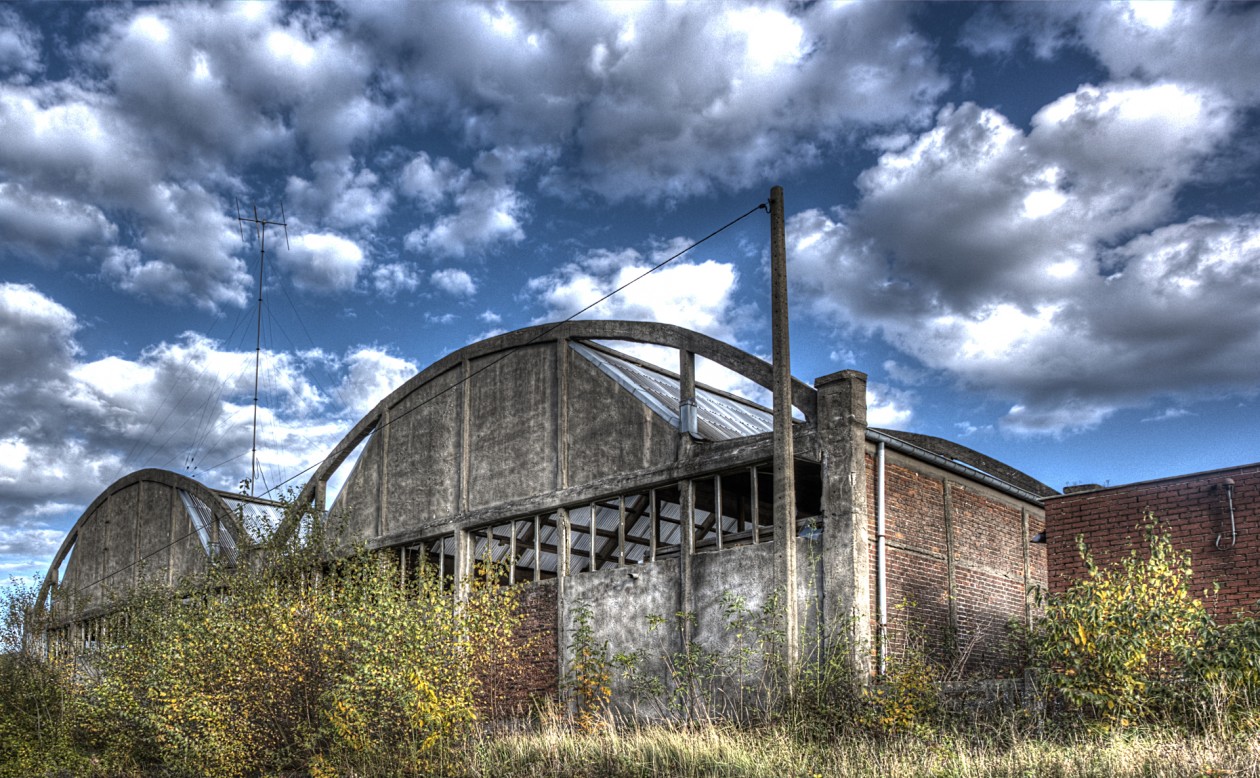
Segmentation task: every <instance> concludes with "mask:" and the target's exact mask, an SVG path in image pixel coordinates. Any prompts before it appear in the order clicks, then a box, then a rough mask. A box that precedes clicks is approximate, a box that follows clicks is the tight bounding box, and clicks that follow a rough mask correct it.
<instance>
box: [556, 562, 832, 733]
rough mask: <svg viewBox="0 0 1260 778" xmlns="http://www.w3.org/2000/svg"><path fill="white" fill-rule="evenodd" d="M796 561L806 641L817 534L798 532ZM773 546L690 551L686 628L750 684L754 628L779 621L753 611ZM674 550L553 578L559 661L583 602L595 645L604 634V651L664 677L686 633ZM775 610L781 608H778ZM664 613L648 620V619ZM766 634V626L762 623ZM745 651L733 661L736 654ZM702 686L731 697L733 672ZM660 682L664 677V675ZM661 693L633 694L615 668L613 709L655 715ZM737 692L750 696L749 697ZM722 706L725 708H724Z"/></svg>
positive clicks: (811, 635) (756, 649)
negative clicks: (690, 622) (738, 626)
mask: <svg viewBox="0 0 1260 778" xmlns="http://www.w3.org/2000/svg"><path fill="white" fill-rule="evenodd" d="M796 544H797V553H798V558H799V559H800V560H801V563H800V564H799V565H798V568H797V571H798V574H797V581H796V590H795V596H796V598H797V603H798V608H799V611H800V614H801V620H802V628H801V632H802V637H803V640H804V642H805V643H806V646H807V651H806V653H807V654H808V653H809V651H808V647H809V646H812V645H813V644H814V639H815V636H816V634H817V623H818V613H819V612H820V609H821V603H822V599H823V597H824V592H823V591H822V590H821V585H822V577H821V560H820V555H821V553H822V543H821V542H820V541H817V540H815V541H808V540H804V539H799V538H798V539H797V540H796ZM777 552H778V547H777V545H776V544H775V543H772V542H771V543H760V544H757V545H743V546H735V547H730V548H726V549H723V550H722V551H716V550H715V551H708V552H703V553H698V554H695V555H693V556H692V563H691V570H692V584H693V586H692V591H693V592H694V595H693V597H694V600H695V602H694V606H693V608H692V609H691V610H690V611H689V612H690V613H692V614H694V628H693V629H692V631H691V640H692V641H693V642H694V643H695V644H696V645H697V646H699V647H700V648H701V649H703V650H704V651H707V652H713V653H717V654H720V655H721V656H722V657H724V660H725V662H726V663H727V665H728V666H743V667H745V668H746V670H747V673H748V674H747V677H746V678H744V679H743V680H744V683H747V684H754V685H755V683H756V681H757V679H758V678H759V677H760V673H761V660H762V658H763V656H764V652H765V650H766V649H767V648H769V647H770V645H769V644H765V645H759V644H758V642H757V639H758V629H764V630H769V629H777V630H782V628H783V625H782V622H781V620H778V619H775V618H771V619H769V620H764V621H763V620H761V619H759V618H758V613H759V612H760V611H761V609H762V607H763V606H764V605H765V604H766V603H767V602H768V601H769V599H770V598H771V597H772V596H774V595H775V593H776V590H777V586H776V581H777V580H778V574H779V573H778V565H779V564H780V562H779V560H778V559H777ZM681 567H682V565H681V560H679V559H678V558H677V557H675V558H667V559H658V560H657V561H656V562H650V563H646V564H642V565H628V566H625V567H613V568H605V569H603V570H598V571H595V572H591V573H582V574H580V575H575V576H570V577H568V578H566V579H564V581H562V582H561V587H560V591H561V596H560V603H559V611H560V613H559V624H560V630H559V635H558V641H559V647H560V650H561V652H562V655H563V657H564V661H565V663H566V665H565V666H567V663H568V662H569V661H570V660H571V658H572V649H573V641H574V633H575V631H576V629H577V617H578V614H579V613H580V612H583V611H585V612H587V613H588V614H589V618H590V624H591V626H592V628H593V629H594V637H595V642H596V644H597V645H599V644H603V643H605V642H606V643H607V645H608V651H609V655H610V656H611V655H615V654H630V653H634V652H638V654H639V657H640V659H639V664H638V669H639V671H640V672H641V673H643V674H644V675H647V676H654V677H657V678H660V679H668V678H669V668H668V665H667V659H666V657H669V656H671V655H674V654H677V653H679V652H682V651H684V650H685V649H686V643H685V640H684V638H683V635H682V631H681V630H680V629H679V621H678V620H677V619H676V614H677V613H678V612H679V611H680V609H681V607H680V603H681V598H682V579H681V574H680V568H681ZM724 597H726V598H739V600H740V601H741V602H742V609H743V610H744V611H745V612H746V613H747V616H745V618H746V620H747V621H748V622H749V623H759V624H760V627H758V628H747V629H745V630H744V631H743V634H742V635H741V634H739V632H737V630H735V629H733V628H732V625H731V618H732V615H731V614H730V613H729V612H728V611H727V608H726V606H725V605H724V602H723V600H724ZM780 610H781V609H780ZM660 618H663V619H664V621H663V623H660V624H659V625H658V626H656V627H652V622H653V621H659V620H660ZM763 634H765V633H763ZM739 656H744V657H746V659H745V660H743V661H740V662H737V657H739ZM717 686H718V687H721V688H722V689H724V692H723V691H719V690H718V688H717V687H715V688H713V689H710V694H711V695H712V698H713V699H714V700H715V701H716V702H717V703H718V704H719V705H721V704H731V705H733V704H736V701H737V699H738V694H739V686H740V679H738V678H734V677H731V678H727V679H726V682H725V683H720V684H718V685H717ZM666 688H667V689H669V688H670V687H669V686H668V684H667V685H666ZM662 702H663V701H662V700H659V699H648V698H643V697H636V696H635V695H634V694H633V693H632V691H631V689H630V688H629V685H628V683H627V681H626V679H625V678H624V677H622V676H620V675H615V677H614V682H613V703H614V706H615V707H616V708H617V709H618V710H619V711H620V712H622V713H625V714H637V715H641V716H647V717H649V718H651V717H656V716H659V715H661V714H662V713H663V712H666V711H662V706H661V703H662ZM746 702H747V703H748V704H750V705H755V704H758V701H757V700H756V699H754V698H749V699H747V700H746ZM726 712H728V713H729V712H730V711H729V710H728V711H726Z"/></svg>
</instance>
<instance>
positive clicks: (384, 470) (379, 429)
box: [376, 408, 390, 537]
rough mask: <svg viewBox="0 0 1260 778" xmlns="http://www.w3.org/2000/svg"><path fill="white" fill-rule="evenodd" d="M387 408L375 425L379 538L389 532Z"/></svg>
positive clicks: (377, 528)
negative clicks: (378, 441)
mask: <svg viewBox="0 0 1260 778" xmlns="http://www.w3.org/2000/svg"><path fill="white" fill-rule="evenodd" d="M389 416H390V414H389V408H386V409H385V410H384V412H382V413H381V421H380V423H379V424H377V425H376V434H377V435H379V436H380V439H381V459H380V464H379V466H378V473H377V480H376V535H377V537H380V536H381V535H384V534H385V533H386V532H387V531H389V516H388V514H387V513H386V507H385V504H386V502H387V501H388V500H389V424H390V422H389Z"/></svg>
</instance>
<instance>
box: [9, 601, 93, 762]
mask: <svg viewBox="0 0 1260 778" xmlns="http://www.w3.org/2000/svg"><path fill="white" fill-rule="evenodd" d="M36 594H37V588H36V587H35V586H33V585H32V584H29V583H24V582H20V581H16V580H11V581H10V583H9V585H8V586H6V587H4V588H3V590H0V689H2V690H3V692H2V693H0V776H23V777H25V776H30V775H40V774H45V773H51V772H58V771H67V772H71V773H77V772H82V765H81V763H80V762H81V760H79V759H78V758H77V755H76V753H75V751H74V748H73V743H72V742H71V740H70V737H69V729H68V726H67V719H66V696H65V688H66V676H67V675H68V667H67V665H66V663H64V662H60V661H50V660H48V659H47V658H46V657H45V656H44V655H43V644H42V642H38V643H32V642H31V641H30V640H29V639H28V638H29V636H30V635H33V634H34V635H38V634H39V633H40V627H41V624H40V621H41V618H42V614H40V613H38V612H36V610H35V601H36Z"/></svg>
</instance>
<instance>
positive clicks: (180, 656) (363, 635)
mask: <svg viewBox="0 0 1260 778" xmlns="http://www.w3.org/2000/svg"><path fill="white" fill-rule="evenodd" d="M299 537H300V540H297V541H295V542H293V543H291V544H289V545H288V546H286V547H284V548H279V549H270V550H269V553H268V554H267V556H266V557H264V558H263V559H260V560H254V561H251V562H249V563H245V564H242V565H241V566H240V568H238V569H235V570H231V571H229V570H222V569H215V570H213V571H211V573H210V574H209V575H207V576H206V577H205V578H204V579H203V580H201V581H198V582H196V583H195V584H194V585H187V586H185V587H183V588H181V589H178V590H171V589H168V588H165V587H162V586H159V585H151V586H142V587H139V588H137V589H134V590H131V591H128V592H125V593H122V597H121V598H120V599H119V600H118V601H117V602H116V603H115V606H114V610H113V612H112V614H111V615H110V616H109V617H108V619H107V620H106V625H105V632H104V635H105V637H104V639H102V640H101V641H100V646H99V648H96V649H93V650H91V651H88V652H85V653H82V654H81V655H80V656H79V657H77V659H76V661H75V663H74V666H75V667H77V668H78V670H77V672H76V673H75V674H74V677H73V679H72V680H71V679H70V678H69V676H67V678H66V679H65V681H63V682H59V684H58V685H55V686H54V688H55V690H56V691H57V692H58V693H59V694H60V699H64V700H65V702H66V710H67V716H66V719H67V722H68V723H67V729H68V730H69V731H70V732H71V733H72V734H73V736H74V738H75V741H76V743H77V745H78V746H79V748H80V749H81V752H82V753H84V754H86V755H88V756H89V757H90V760H91V761H90V762H89V763H88V766H89V767H92V768H93V769H92V770H91V771H93V772H96V773H97V774H102V775H125V774H135V773H139V772H147V771H149V770H150V769H151V768H152V767H159V768H160V769H161V770H162V771H163V774H171V775H199V776H243V775H259V774H273V773H276V772H279V771H287V770H300V771H302V772H304V773H309V774H316V775H318V774H329V775H332V774H346V773H355V774H426V775H427V774H432V773H434V772H438V771H440V770H441V769H443V765H445V764H446V762H447V760H448V759H449V758H450V754H451V752H452V750H453V749H456V748H457V747H458V746H460V745H461V744H462V743H463V741H464V740H465V738H466V737H467V736H468V735H469V734H470V733H471V732H472V731H473V727H474V725H475V723H476V722H477V720H478V717H479V703H481V702H484V699H485V697H486V694H485V691H486V690H485V689H483V688H482V683H481V681H480V680H479V676H478V674H477V673H476V672H475V669H476V668H478V667H482V666H486V665H489V664H491V663H505V662H506V663H511V662H513V661H514V660H515V658H516V657H517V655H518V654H519V651H520V647H519V646H517V645H516V643H515V642H514V640H513V633H514V631H515V629H516V627H517V625H518V624H519V622H520V616H519V613H518V610H517V608H516V593H515V592H514V591H513V590H511V589H507V588H503V587H499V586H497V585H495V584H494V583H491V582H490V581H493V580H497V577H496V576H493V575H491V576H470V578H469V580H467V581H465V582H463V584H462V585H461V588H460V596H458V597H457V596H456V595H455V592H454V591H453V587H454V586H455V585H456V584H455V582H453V581H451V580H450V579H449V578H446V579H443V578H440V577H439V576H438V575H437V573H436V571H435V570H433V569H431V568H428V569H426V568H421V569H420V570H419V571H416V574H415V575H414V576H413V577H412V578H411V579H410V580H409V581H408V582H407V584H406V585H401V584H400V572H399V569H398V566H397V564H395V563H394V562H393V561H392V560H388V559H385V558H382V557H381V556H379V555H377V554H373V553H369V552H366V551H359V552H356V553H350V554H349V555H348V556H340V554H342V553H344V549H342V550H341V551H340V552H338V554H337V556H336V557H334V552H335V551H337V549H335V548H334V547H333V544H331V543H330V542H329V541H328V539H327V538H325V537H323V536H322V534H321V532H320V531H319V528H318V527H311V526H309V525H308V527H307V529H306V530H305V531H304V532H302V533H299ZM0 734H3V733H0ZM6 742H7V741H6ZM18 772H20V773H21V774H25V775H33V774H38V773H39V772H40V770H38V769H31V770H27V771H25V772H23V771H18ZM45 772H46V771H45ZM75 772H87V771H75Z"/></svg>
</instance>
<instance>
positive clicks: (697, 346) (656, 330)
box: [276, 320, 818, 538]
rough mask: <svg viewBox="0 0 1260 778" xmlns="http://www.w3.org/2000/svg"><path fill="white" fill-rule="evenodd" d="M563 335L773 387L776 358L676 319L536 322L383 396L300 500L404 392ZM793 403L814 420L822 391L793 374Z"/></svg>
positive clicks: (311, 495) (468, 349) (308, 499)
mask: <svg viewBox="0 0 1260 778" xmlns="http://www.w3.org/2000/svg"><path fill="white" fill-rule="evenodd" d="M560 340H616V341H627V342H631V343H645V344H650V345H658V346H665V347H668V348H676V349H679V350H681V351H689V352H691V353H693V354H695V355H697V356H701V357H704V358H705V359H708V360H711V361H713V362H715V363H717V364H719V365H722V366H723V367H725V368H727V369H728V370H731V371H732V372H734V373H736V374H738V375H741V376H743V377H744V378H747V379H748V380H750V381H752V382H753V383H755V384H757V385H758V386H761V387H764V388H766V389H772V384H773V374H772V370H771V366H770V363H768V362H766V361H765V360H763V359H760V358H758V357H756V356H753V355H752V354H749V353H748V352H746V351H744V350H742V349H739V348H736V347H735V346H732V345H730V344H728V343H723V342H722V341H720V340H717V339H715V338H711V337H709V336H708V335H703V334H701V333H699V332H695V331H693V330H688V329H685V328H683V327H678V326H676V325H673V324H662V323H659V322H641V321H617V320H576V321H569V322H562V323H559V324H539V325H536V326H533V327H526V328H524V329H519V330H515V331H513V332H508V333H504V334H502V335H497V336H495V337H492V338H487V339H486V340H482V341H479V342H477V343H473V344H471V345H468V346H465V347H464V348H462V349H459V350H458V351H455V352H453V353H451V354H447V355H446V356H444V357H442V358H441V359H439V360H438V361H436V362H434V363H433V364H431V365H429V366H428V367H426V368H425V369H423V370H421V371H420V372H419V373H417V374H416V375H414V376H412V377H411V378H410V379H408V380H407V381H406V382H405V383H403V384H402V385H401V386H399V387H398V388H397V389H395V390H394V391H393V392H391V393H390V394H389V395H388V396H387V397H385V398H384V399H382V400H381V401H380V402H379V403H377V404H376V406H375V407H374V408H373V409H372V410H371V411H370V412H369V413H368V414H367V415H365V416H364V417H363V418H362V419H361V420H359V422H358V423H357V424H356V425H355V426H354V428H353V429H351V430H350V432H349V434H347V435H346V436H345V437H344V438H342V440H341V442H340V443H338V444H337V446H336V447H335V448H334V449H333V450H332V452H331V453H330V454H329V455H328V456H327V457H326V458H325V459H324V461H323V462H322V463H320V465H319V467H318V468H316V470H315V472H314V473H313V474H312V475H311V477H310V479H309V480H308V481H307V483H306V485H305V487H303V489H302V492H301V494H300V495H299V496H298V501H297V503H298V505H309V504H311V503H312V502H313V501H314V499H315V495H316V490H317V488H318V485H319V484H320V483H322V482H324V481H327V479H328V478H329V477H330V476H331V475H332V474H333V473H334V472H336V470H337V468H339V467H340V466H341V465H342V463H343V462H345V460H346V457H348V456H349V455H350V453H351V452H352V451H354V449H355V447H357V446H358V445H359V444H360V443H362V442H363V441H364V440H365V439H366V438H367V437H368V436H369V435H371V434H372V432H373V431H374V430H375V429H376V427H377V425H378V424H379V423H380V420H381V417H382V416H383V414H384V413H385V411H386V409H387V408H390V407H392V406H394V405H396V404H398V403H399V402H400V401H401V400H402V399H403V398H405V397H407V396H408V395H410V394H411V393H413V392H415V391H416V390H417V389H419V388H420V387H422V386H424V385H425V384H427V383H428V382H430V381H432V380H434V379H435V378H437V377H438V376H441V375H442V374H444V373H446V372H447V371H449V370H451V369H452V368H454V367H456V366H458V365H460V364H461V363H463V362H465V361H471V360H474V359H477V358H480V357H485V356H490V355H493V354H496V353H499V352H509V351H511V350H512V349H516V348H520V347H523V346H532V345H538V344H541V343H551V342H555V341H560ZM792 405H793V406H794V407H795V408H797V409H798V410H799V411H800V412H801V413H802V414H803V415H804V416H805V419H806V421H807V422H809V423H813V421H814V419H815V416H816V414H817V408H818V394H817V392H816V391H815V390H814V388H813V387H811V386H809V385H808V384H806V383H804V382H802V381H799V380H797V379H796V378H793V379H792ZM295 526H296V518H294V517H289V518H286V520H285V523H284V524H282V525H281V527H280V528H279V529H278V530H277V533H276V536H277V537H278V538H285V537H287V536H288V534H289V533H291V532H292V531H293V528H294V527H295Z"/></svg>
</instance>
